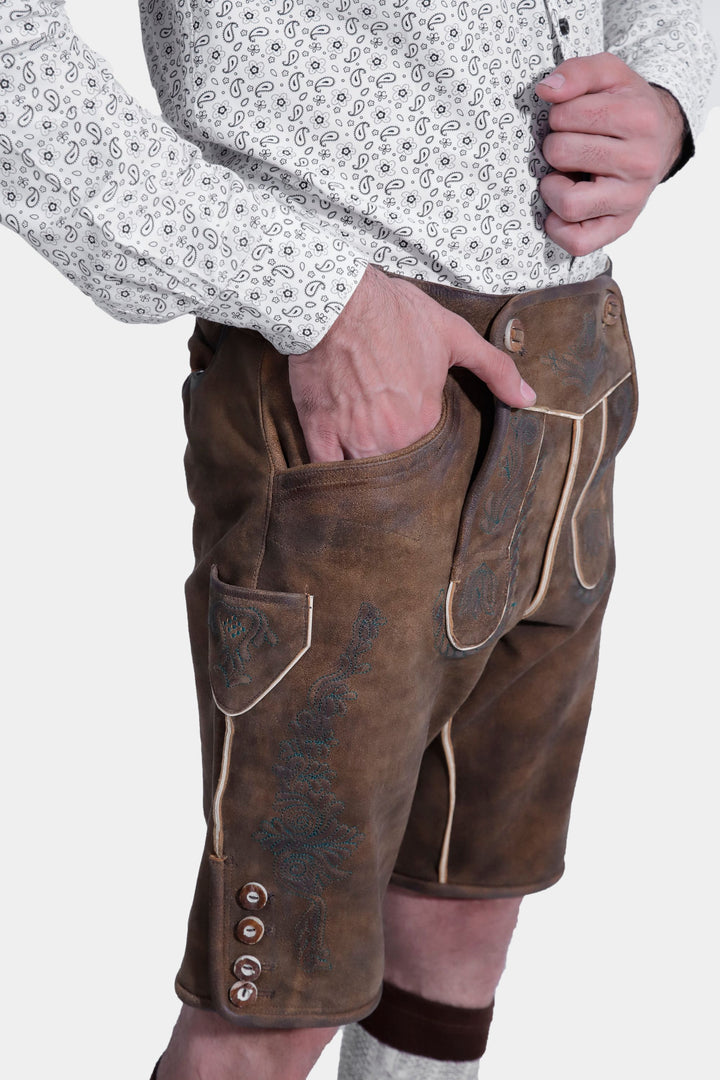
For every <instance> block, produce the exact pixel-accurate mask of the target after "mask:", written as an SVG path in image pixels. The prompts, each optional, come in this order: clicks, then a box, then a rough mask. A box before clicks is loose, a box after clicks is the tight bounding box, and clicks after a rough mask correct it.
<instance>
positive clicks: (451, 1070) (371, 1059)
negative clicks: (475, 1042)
mask: <svg viewBox="0 0 720 1080" xmlns="http://www.w3.org/2000/svg"><path fill="white" fill-rule="evenodd" d="M479 1064H480V1063H479V1061H478V1060H475V1061H438V1060H437V1059H436V1058H428V1057H421V1056H419V1055H417V1054H406V1053H405V1052H404V1051H403V1050H396V1049H395V1047H394V1046H387V1045H386V1044H385V1043H381V1042H379V1041H378V1040H377V1039H375V1038H374V1037H373V1036H372V1035H370V1034H369V1032H367V1031H365V1029H364V1028H362V1027H360V1025H359V1024H348V1025H347V1026H346V1027H345V1028H343V1034H342V1044H341V1047H340V1066H339V1068H338V1080H476V1077H477V1075H478V1065H479Z"/></svg>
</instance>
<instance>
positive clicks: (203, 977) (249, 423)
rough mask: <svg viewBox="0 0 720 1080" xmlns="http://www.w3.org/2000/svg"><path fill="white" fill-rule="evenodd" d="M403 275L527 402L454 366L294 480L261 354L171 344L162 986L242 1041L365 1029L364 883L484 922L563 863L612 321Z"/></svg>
mask: <svg viewBox="0 0 720 1080" xmlns="http://www.w3.org/2000/svg"><path fill="white" fill-rule="evenodd" d="M389 276H391V277H398V276H400V275H394V274H391V275H389ZM408 280H412V281H413V284H415V285H416V286H417V287H418V288H421V289H423V290H424V291H425V292H427V293H428V294H429V295H430V296H431V297H432V298H433V299H435V300H436V301H437V302H438V303H440V304H442V305H444V306H445V307H447V308H448V309H450V310H451V311H453V312H455V313H457V314H458V315H460V316H462V317H463V318H464V319H466V320H467V321H468V322H469V323H470V324H471V325H472V326H473V327H474V328H475V329H476V330H477V331H478V332H479V333H480V334H482V335H484V336H485V337H486V338H487V339H488V340H490V341H491V342H492V343H493V344H495V345H496V346H498V347H499V348H501V349H505V350H506V351H508V352H510V353H511V355H512V356H513V359H514V360H515V361H516V363H517V365H518V367H519V369H520V371H521V372H522V374H523V376H524V377H525V378H526V380H527V381H528V382H529V383H530V385H531V386H533V387H534V389H535V390H536V391H537V395H538V396H537V403H536V405H535V406H533V407H532V408H525V409H514V408H509V407H507V406H506V405H504V404H502V403H500V402H499V401H497V400H496V399H495V398H494V397H493V396H492V395H491V394H490V392H489V391H488V389H487V387H486V386H485V385H484V384H483V383H482V382H480V380H478V379H477V378H476V377H475V376H473V375H472V374H470V373H468V372H467V371H465V370H463V369H460V368H453V369H451V371H450V373H449V376H448V379H447V382H446V385H445V389H444V396H443V406H442V415H441V417H440V420H439V422H438V424H437V426H436V427H435V428H434V430H433V431H431V432H430V433H429V434H427V435H426V436H425V437H424V438H422V439H420V440H419V441H418V442H416V443H414V444H413V445H411V446H408V447H407V448H405V449H402V450H398V451H395V452H393V453H389V454H384V455H382V456H378V457H373V458H368V459H362V460H346V461H341V462H329V463H310V462H309V460H308V455H307V450H306V448H305V443H304V439H303V435H302V430H301V428H300V425H299V423H298V419H297V414H296V412H295V409H294V406H293V402H292V398H291V394H290V388H289V383H288V373H287V358H286V357H284V356H282V355H280V354H279V353H278V352H277V351H276V350H275V349H274V348H273V347H272V345H270V344H269V343H268V341H267V340H265V339H264V338H263V337H262V336H261V335H260V334H259V333H257V332H256V331H250V330H245V329H242V328H237V327H228V326H221V325H219V324H216V323H212V322H209V321H207V320H204V319H201V318H198V319H197V322H196V326H195V331H194V333H193V336H192V337H191V339H190V342H189V346H190V352H191V367H192V369H193V370H192V373H191V374H190V376H189V377H188V379H187V380H186V382H185V384H184V387H183V399H184V408H185V419H186V427H187V434H188V448H187V453H186V459H185V460H186V470H187V480H188V490H189V493H190V497H191V499H192V501H193V503H194V505H195V509H196V513H195V523H194V549H195V557H196V563H195V569H194V570H193V572H192V574H191V576H190V578H189V579H188V582H187V586H186V595H187V606H188V616H189V628H190V636H191V643H192V653H193V662H194V666H195V674H196V682H197V693H198V701H199V710H200V730H201V745H202V759H203V791H204V813H205V817H206V821H207V840H206V845H205V850H204V852H203V855H202V860H201V865H200V871H199V876H198V881H197V889H196V894H195V899H194V902H193V905H192V910H191V913H190V917H189V925H188V936H187V945H186V951H185V956H184V959H183V962H182V966H181V968H180V971H179V973H178V976H177V981H176V991H177V993H178V995H179V997H180V998H181V999H182V1000H183V1001H184V1002H186V1003H187V1004H189V1005H193V1006H198V1007H203V1008H209V1009H213V1010H215V1011H216V1012H218V1013H219V1014H221V1015H222V1016H224V1017H226V1018H227V1019H228V1020H230V1021H232V1022H234V1023H236V1024H238V1025H245V1026H257V1027H312V1026H328V1027H329V1026H335V1025H339V1024H344V1023H348V1022H350V1021H352V1020H357V1019H360V1018H362V1017H363V1016H365V1015H367V1014H368V1013H370V1012H371V1011H372V1010H373V1008H374V1007H375V1005H376V1004H377V1002H378V1000H379V996H380V991H381V983H382V977H383V930H382V903H383V896H384V893H385V890H386V888H387V885H388V883H389V882H390V881H392V882H393V883H395V884H396V885H399V886H402V887H404V888H406V889H411V890H413V891H415V892H418V893H421V894H424V895H427V896H437V897H467V898H490V897H509V896H519V895H523V894H526V893H532V892H535V891H538V890H540V889H545V888H547V887H548V886H550V885H552V884H553V883H554V882H555V881H557V880H558V878H559V877H560V876H561V874H562V872H563V868H564V852H565V843H566V835H567V829H568V820H569V814H570V805H571V800H572V795H573V790H574V786H575V782H576V777H577V771H578V766H579V761H580V755H581V751H582V747H583V741H584V737H585V731H586V726H587V721H588V716H589V712H590V704H591V698H592V693H593V686H594V681H595V672H596V666H597V659H598V646H599V638H600V626H601V621H602V617H603V613H604V610H605V606H606V603H607V599H608V595H609V591H610V587H611V582H612V578H613V572H614V547H613V525H612V484H613V468H614V461H615V457H616V454H617V452H618V450H619V449H620V448H621V447H622V445H623V444H624V442H625V441H626V439H627V437H628V435H629V433H630V431H631V429H632V427H633V424H634V420H635V414H636V408H637V388H636V378H635V368H634V361H633V354H632V347H631V344H630V340H629V337H628V332H627V325H626V320H625V313H624V309H623V302H622V298H621V295H620V292H619V290H618V287H617V285H616V284H615V282H614V281H613V279H612V277H611V276H609V274H605V275H602V276H600V277H598V278H596V279H594V280H592V281H589V282H586V283H583V284H579V285H570V286H557V287H552V288H547V289H542V290H538V291H535V292H524V293H520V294H516V295H511V296H486V295H483V294H479V293H475V292H470V291H465V290H462V289H457V288H454V287H450V286H444V285H440V284H437V283H433V282H427V281H420V280H415V279H408ZM419 947H422V946H421V944H420V945H419Z"/></svg>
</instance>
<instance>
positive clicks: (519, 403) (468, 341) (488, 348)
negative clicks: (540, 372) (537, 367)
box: [449, 315, 536, 409]
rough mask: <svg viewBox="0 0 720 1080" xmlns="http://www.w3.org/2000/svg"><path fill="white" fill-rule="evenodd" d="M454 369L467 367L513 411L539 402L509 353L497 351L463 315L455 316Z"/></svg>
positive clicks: (452, 349) (453, 340) (451, 354)
mask: <svg viewBox="0 0 720 1080" xmlns="http://www.w3.org/2000/svg"><path fill="white" fill-rule="evenodd" d="M454 319H457V320H458V321H457V323H454V325H453V333H452V338H451V341H452V347H451V351H450V357H451V359H450V365H449V366H450V367H465V368H467V369H468V370H469V371H472V373H473V374H474V375H477V377H478V379H482V381H483V382H484V383H485V384H486V386H487V387H488V389H489V390H491V391H492V393H493V394H494V395H495V397H496V398H499V399H500V401H504V402H505V404H506V405H511V406H512V407H513V408H519V409H522V408H527V406H528V405H534V404H535V401H536V395H535V391H534V390H533V389H532V387H530V386H528V384H527V383H526V382H525V380H524V379H523V377H522V375H521V374H520V372H519V371H518V369H517V367H516V366H515V363H514V362H513V360H512V358H511V356H510V354H509V353H506V352H503V351H502V349H496V348H495V346H494V345H491V344H490V342H489V341H486V340H485V338H484V337H483V336H482V335H481V334H478V332H477V330H474V329H473V327H472V326H471V325H470V323H469V322H467V320H466V319H463V318H462V317H461V316H459V315H454V316H453V320H454Z"/></svg>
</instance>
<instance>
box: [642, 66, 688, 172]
mask: <svg viewBox="0 0 720 1080" xmlns="http://www.w3.org/2000/svg"><path fill="white" fill-rule="evenodd" d="M649 85H650V86H652V88H653V90H654V91H655V93H656V94H657V96H658V98H659V100H660V103H661V105H662V108H663V111H664V114H665V117H666V121H667V126H668V154H667V158H666V161H665V167H664V169H663V173H662V179H661V181H660V183H664V182H665V181H666V180H669V179H670V177H671V176H674V175H675V173H676V172H678V170H679V169H681V168H682V166H683V165H685V163H686V162H687V161H688V160H689V159H690V158H691V157H692V155H693V153H694V144H693V138H692V134H691V131H690V125H689V123H688V120H687V116H686V115H685V112H684V110H683V108H682V106H681V105H680V103H679V101H678V100H677V98H676V97H675V96H674V94H672V93H671V92H670V91H669V90H666V89H665V87H664V86H658V84H657V83H650V84H649Z"/></svg>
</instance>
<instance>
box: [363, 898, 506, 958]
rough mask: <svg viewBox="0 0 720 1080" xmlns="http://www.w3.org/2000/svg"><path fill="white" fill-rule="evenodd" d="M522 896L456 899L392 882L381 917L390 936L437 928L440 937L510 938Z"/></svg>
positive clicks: (467, 940)
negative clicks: (414, 889)
mask: <svg viewBox="0 0 720 1080" xmlns="http://www.w3.org/2000/svg"><path fill="white" fill-rule="evenodd" d="M521 901H522V897H520V896H513V897H503V898H500V899H492V900H457V899H454V898H448V899H445V898H439V897H435V896H421V895H420V894H419V893H411V892H409V891H406V890H403V889H398V888H396V887H394V886H391V887H390V888H389V889H388V891H387V894H386V897H385V907H384V920H385V928H386V932H389V933H390V936H391V937H397V936H398V935H399V936H400V937H408V938H415V937H416V936H417V935H418V934H423V935H424V934H426V933H432V932H437V933H440V934H441V935H442V938H443V940H445V941H446V942H447V941H455V940H457V941H458V942H460V943H463V942H464V943H465V944H470V942H471V941H474V940H477V939H479V940H481V941H487V942H490V941H493V940H497V941H498V943H502V942H503V941H505V942H509V941H510V938H511V936H512V933H513V931H514V929H515V927H516V925H517V920H518V913H519V910H520V903H521Z"/></svg>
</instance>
